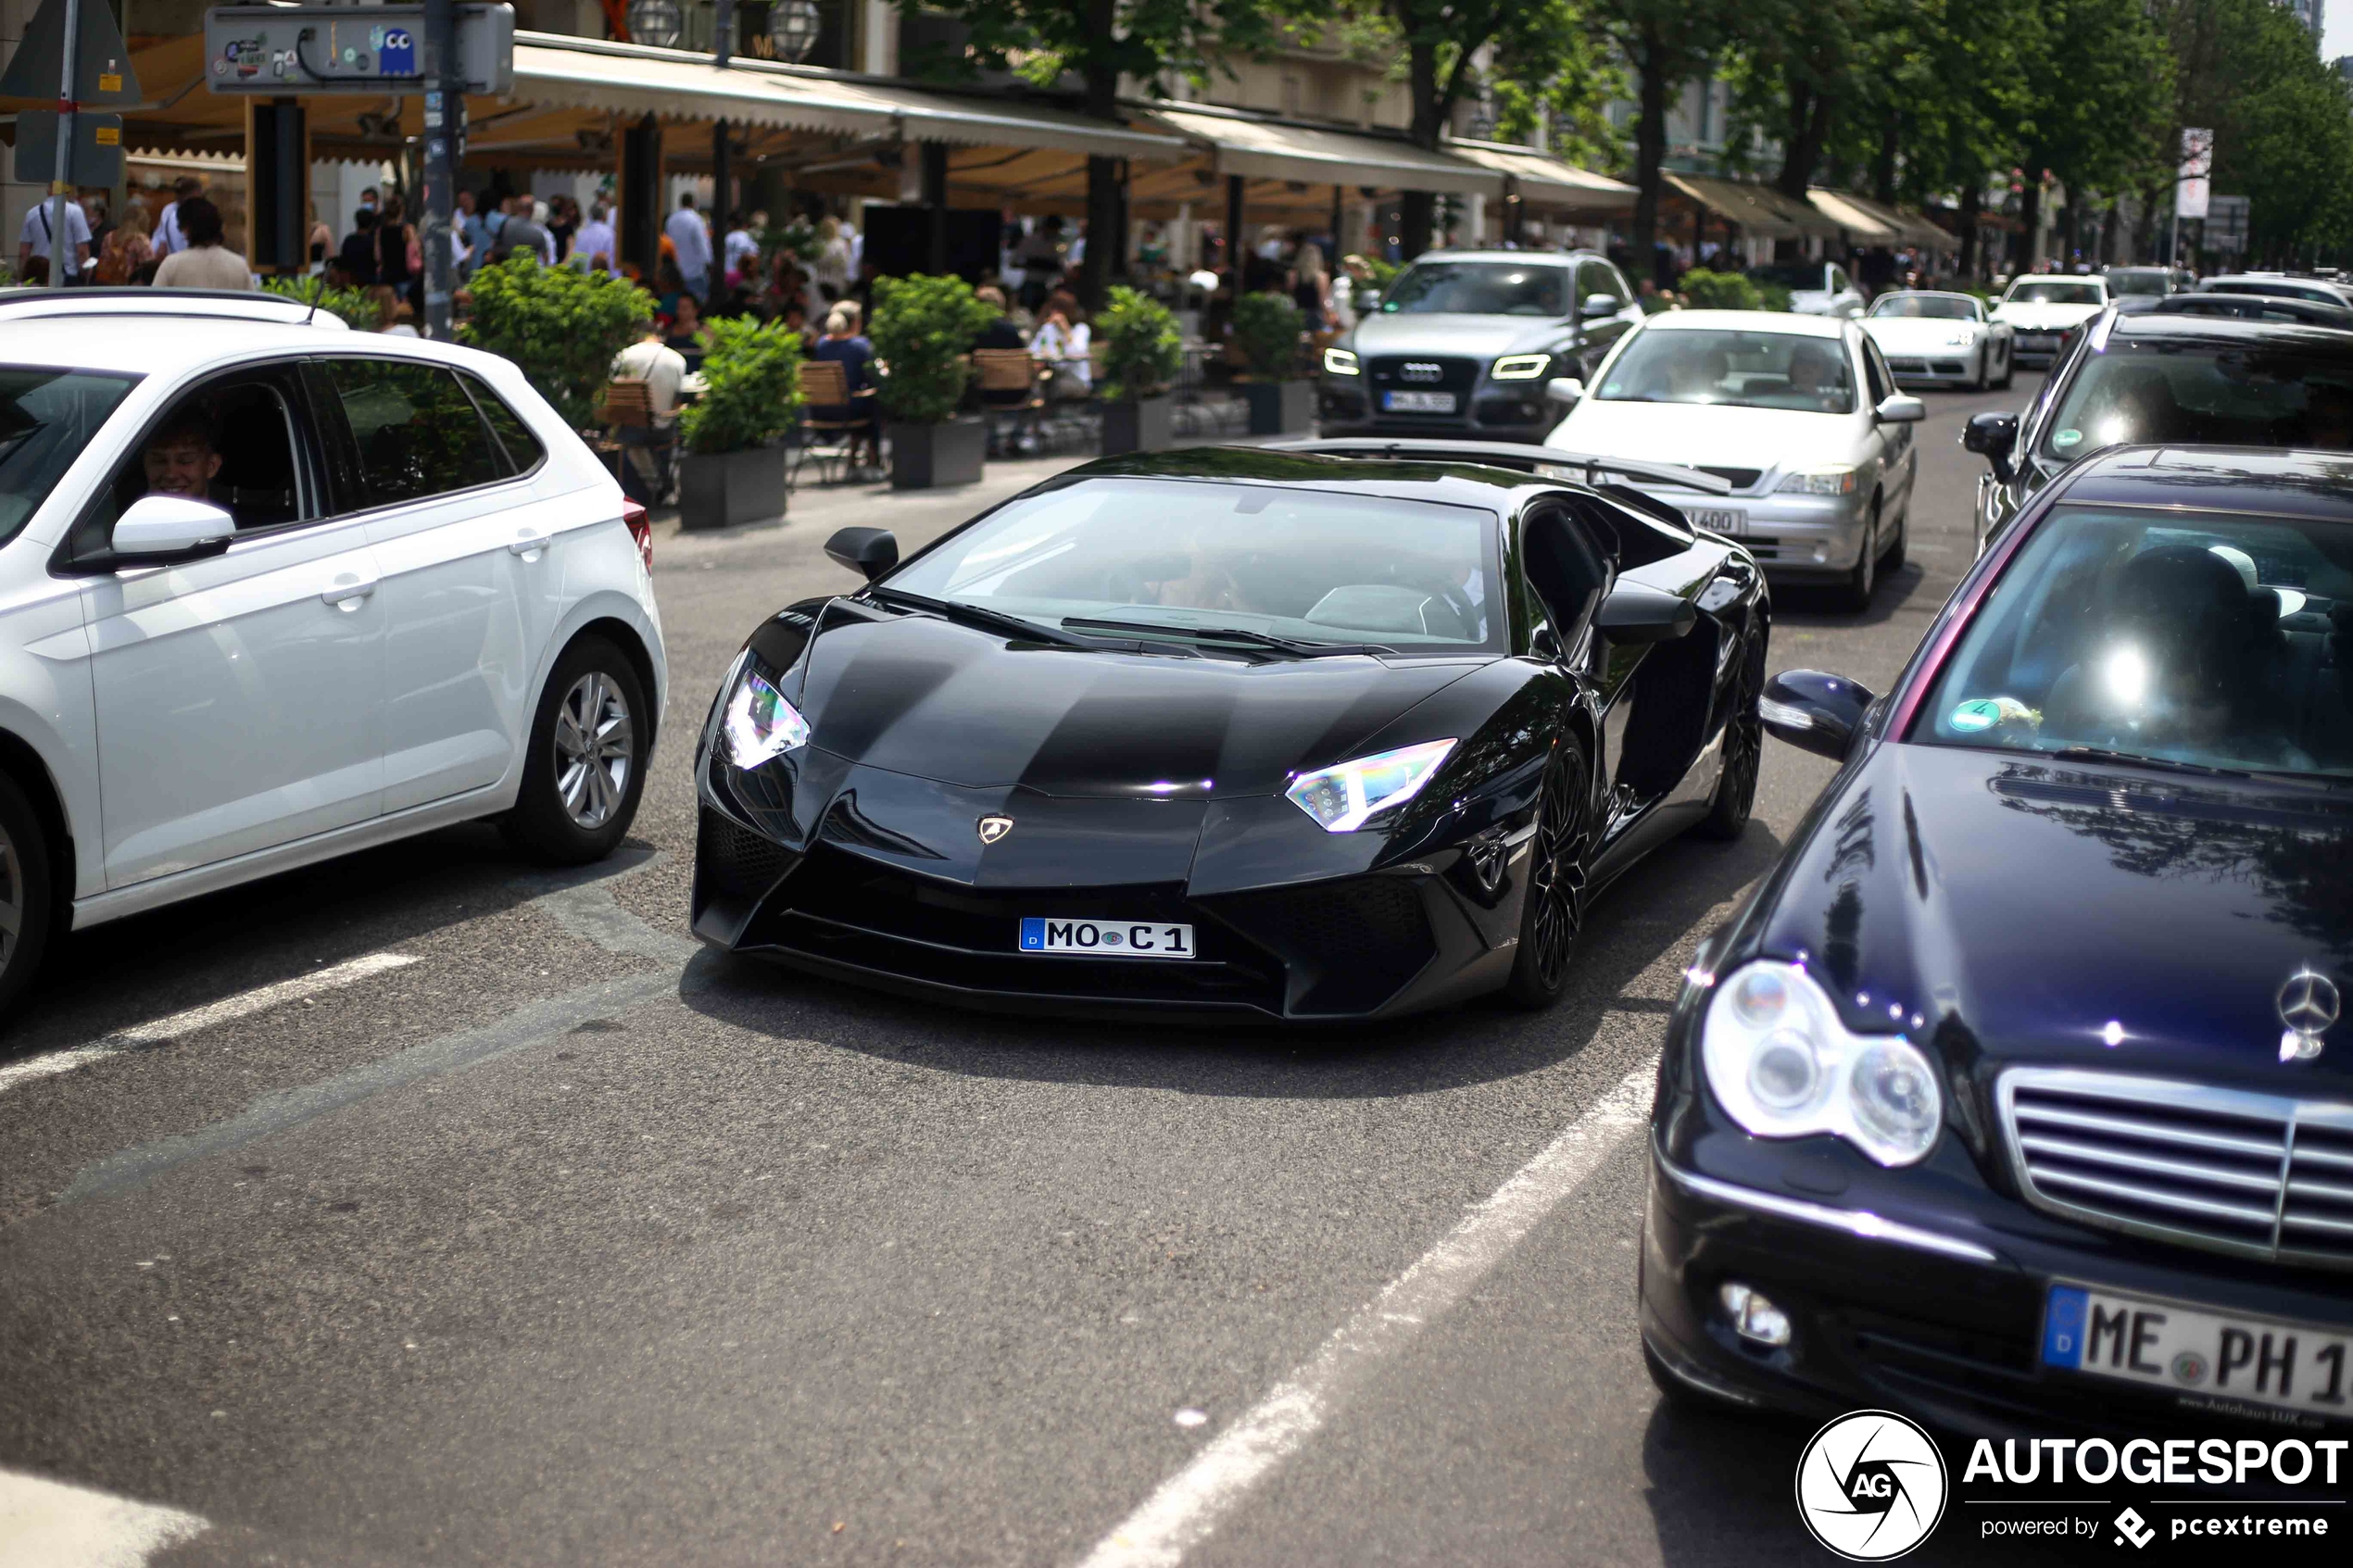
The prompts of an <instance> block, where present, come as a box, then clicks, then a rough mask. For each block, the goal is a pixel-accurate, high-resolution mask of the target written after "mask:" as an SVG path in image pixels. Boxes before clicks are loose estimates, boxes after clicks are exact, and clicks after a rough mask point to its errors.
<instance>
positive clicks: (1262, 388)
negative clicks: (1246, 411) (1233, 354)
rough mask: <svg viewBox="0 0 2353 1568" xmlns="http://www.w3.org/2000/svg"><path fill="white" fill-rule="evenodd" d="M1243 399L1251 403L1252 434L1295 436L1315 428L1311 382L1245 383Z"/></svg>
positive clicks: (1312, 386) (1312, 385)
mask: <svg viewBox="0 0 2353 1568" xmlns="http://www.w3.org/2000/svg"><path fill="white" fill-rule="evenodd" d="M1242 396H1243V397H1245V398H1246V399H1248V400H1249V403H1250V433H1251V434H1252V435H1297V434H1299V433H1302V432H1303V431H1309V430H1313V429H1314V428H1315V383H1314V382H1312V381H1247V382H1244V383H1242Z"/></svg>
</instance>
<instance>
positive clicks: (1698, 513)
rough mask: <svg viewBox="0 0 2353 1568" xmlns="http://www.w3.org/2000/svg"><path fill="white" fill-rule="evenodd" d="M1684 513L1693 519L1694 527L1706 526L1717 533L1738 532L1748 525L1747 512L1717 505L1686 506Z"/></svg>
mask: <svg viewBox="0 0 2353 1568" xmlns="http://www.w3.org/2000/svg"><path fill="white" fill-rule="evenodd" d="M1683 515H1684V516H1685V517H1687V518H1690V519H1691V520H1692V527H1693V528H1705V529H1707V530H1708V531H1710V532H1711V533H1732V534H1738V533H1742V532H1743V531H1744V530H1746V529H1747V527H1748V514H1747V513H1746V512H1735V511H1726V510H1724V509H1722V508H1717V507H1685V508H1683Z"/></svg>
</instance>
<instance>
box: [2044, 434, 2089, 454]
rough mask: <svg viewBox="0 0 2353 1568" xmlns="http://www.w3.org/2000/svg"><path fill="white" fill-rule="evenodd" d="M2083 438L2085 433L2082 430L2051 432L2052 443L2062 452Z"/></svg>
mask: <svg viewBox="0 0 2353 1568" xmlns="http://www.w3.org/2000/svg"><path fill="white" fill-rule="evenodd" d="M2082 439H2083V433H2082V431H2080V430H2055V431H2053V432H2052V433H2051V445H2054V446H2056V447H2057V448H2058V449H2059V450H2060V451H2062V452H2064V451H2066V450H2067V449H2068V448H2069V447H2070V446H2072V445H2075V444H2076V443H2077V442H2079V441H2081V440H2082Z"/></svg>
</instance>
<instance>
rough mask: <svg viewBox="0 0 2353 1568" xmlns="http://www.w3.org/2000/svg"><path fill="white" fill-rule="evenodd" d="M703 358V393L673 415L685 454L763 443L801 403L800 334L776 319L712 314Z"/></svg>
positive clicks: (736, 449)
mask: <svg viewBox="0 0 2353 1568" xmlns="http://www.w3.org/2000/svg"><path fill="white" fill-rule="evenodd" d="M709 331H710V333H711V345H710V347H709V348H707V349H706V350H704V352H703V357H702V377H703V383H704V391H703V395H702V396H701V397H699V398H698V399H697V400H696V401H694V402H692V403H690V404H688V405H687V406H686V408H685V409H684V410H683V411H681V412H680V414H679V416H678V433H679V436H680V438H681V439H683V440H684V441H685V442H686V450H688V451H689V452H700V453H704V454H706V455H713V454H717V453H721V452H747V451H749V450H751V449H752V448H753V447H756V446H765V445H768V444H769V443H770V442H772V441H774V440H775V439H776V438H777V437H778V436H780V435H782V434H784V433H785V432H786V430H787V429H789V428H790V427H791V425H792V420H793V410H794V409H796V408H799V407H800V334H799V332H792V331H790V330H788V329H787V328H786V326H785V325H784V324H783V323H782V322H780V321H758V320H751V319H749V318H748V317H744V318H737V317H714V318H713V319H712V320H711V322H710V323H709Z"/></svg>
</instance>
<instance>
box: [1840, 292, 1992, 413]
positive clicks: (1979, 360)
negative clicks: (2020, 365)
mask: <svg viewBox="0 0 2353 1568" xmlns="http://www.w3.org/2000/svg"><path fill="white" fill-rule="evenodd" d="M1863 330H1864V331H1865V332H1869V333H1870V334H1871V341H1872V342H1873V343H1876V344H1878V345H1879V349H1880V352H1881V354H1884V355H1886V356H1887V368H1888V369H1889V370H1893V371H1894V372H1895V380H1896V382H1897V383H1899V384H1906V383H1913V382H1943V383H1961V384H1965V385H1969V386H1972V387H1975V388H1976V389H1977V390H1978V391H1980V392H1983V391H1984V390H1985V389H1986V388H1987V387H1989V386H1996V387H2001V388H2004V389H2006V390H2007V388H2008V386H2009V384H2010V381H2011V378H2012V377H2013V376H2014V375H2015V374H2016V373H2017V372H2016V367H2015V366H2014V365H2013V364H2012V363H2011V360H2012V353H2013V349H2014V346H2015V344H2016V338H2017V334H2016V332H2015V331H2014V330H2013V329H2012V328H2011V326H2010V324H2009V323H2008V322H2007V321H1995V320H1988V319H1987V317H1986V314H1985V306H1984V303H1983V302H1982V301H1981V300H1980V299H1979V298H1978V297H1977V296H1976V295H1972V294H1943V293H1937V292H1934V291H1931V290H1926V289H1903V290H1899V291H1897V292H1894V293H1891V294H1883V295H1880V296H1879V298H1877V299H1875V300H1873V301H1872V302H1871V311H1870V314H1869V315H1868V316H1866V317H1864V318H1863Z"/></svg>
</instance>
